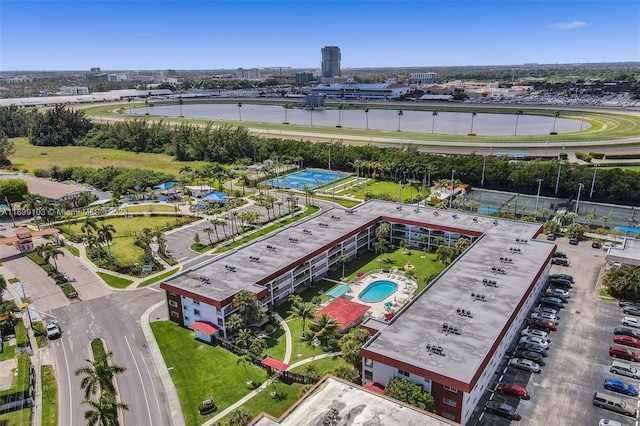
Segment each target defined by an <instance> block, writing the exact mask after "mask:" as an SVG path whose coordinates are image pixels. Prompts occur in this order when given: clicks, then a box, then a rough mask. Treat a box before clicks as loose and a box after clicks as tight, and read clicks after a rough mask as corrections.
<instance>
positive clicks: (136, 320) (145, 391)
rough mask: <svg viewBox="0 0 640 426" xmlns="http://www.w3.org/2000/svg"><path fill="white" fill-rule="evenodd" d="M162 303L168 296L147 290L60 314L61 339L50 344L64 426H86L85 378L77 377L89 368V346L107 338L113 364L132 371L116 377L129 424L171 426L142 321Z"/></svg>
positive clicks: (76, 305) (86, 303)
mask: <svg viewBox="0 0 640 426" xmlns="http://www.w3.org/2000/svg"><path fill="white" fill-rule="evenodd" d="M161 300H163V292H160V291H158V290H157V289H155V288H145V289H141V290H137V291H135V292H118V293H114V294H112V295H109V296H105V297H101V298H96V299H92V300H88V301H83V302H81V303H74V304H72V305H70V306H68V307H64V308H60V309H56V310H54V311H53V314H54V315H55V316H56V317H57V318H58V322H59V324H60V326H61V329H62V337H61V338H60V339H57V340H54V341H51V342H49V344H50V346H51V351H52V355H53V359H54V363H55V365H54V367H55V370H56V373H57V378H58V386H59V395H60V399H59V404H60V406H59V416H60V418H59V424H61V425H78V424H84V420H83V413H84V411H85V410H86V407H85V406H83V405H82V404H81V401H82V400H83V391H82V390H81V389H80V380H81V377H77V376H75V375H74V372H75V370H76V369H77V368H80V367H83V366H85V365H86V361H85V360H86V359H87V358H88V357H89V344H90V342H91V340H92V339H94V338H97V337H98V338H102V339H104V341H105V343H106V345H107V348H108V350H109V351H112V352H113V358H112V361H113V362H114V363H116V364H120V365H123V366H125V367H127V371H126V372H124V373H123V374H120V375H118V376H117V382H118V387H119V393H120V396H121V400H122V402H123V403H125V404H127V405H129V411H125V412H124V424H126V425H167V424H169V423H170V420H169V419H170V418H171V415H170V412H169V409H168V402H167V399H166V395H165V393H164V388H163V386H162V383H161V381H160V379H159V376H158V373H157V371H156V369H155V366H154V364H153V361H152V358H151V355H150V352H149V350H148V349H147V345H146V342H145V339H144V336H143V334H142V329H141V327H140V316H141V315H142V313H143V312H144V311H145V310H146V309H147V308H148V307H149V306H151V305H153V304H155V303H158V302H159V301H161Z"/></svg>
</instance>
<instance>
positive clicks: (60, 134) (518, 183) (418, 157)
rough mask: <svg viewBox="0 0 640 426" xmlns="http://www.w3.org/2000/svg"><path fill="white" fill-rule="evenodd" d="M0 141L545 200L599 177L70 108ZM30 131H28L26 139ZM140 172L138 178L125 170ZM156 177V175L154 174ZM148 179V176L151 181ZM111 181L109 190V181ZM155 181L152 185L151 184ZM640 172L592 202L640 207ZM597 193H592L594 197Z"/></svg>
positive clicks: (7, 129)
mask: <svg viewBox="0 0 640 426" xmlns="http://www.w3.org/2000/svg"><path fill="white" fill-rule="evenodd" d="M0 119H2V120H0V135H2V134H5V135H7V136H8V137H16V136H28V137H29V142H30V143H32V144H34V145H47V146H65V145H79V146H92V147H99V148H115V149H121V150H125V151H132V152H152V153H166V154H168V155H171V156H173V157H174V158H175V159H176V160H177V161H193V160H200V161H207V162H216V163H223V164H251V163H253V162H262V161H264V160H266V159H272V160H274V159H275V158H276V156H277V157H278V159H279V163H280V164H285V163H295V164H299V165H300V166H303V165H306V166H311V167H321V168H327V167H331V168H333V169H336V170H341V171H348V172H356V171H358V172H359V173H360V174H361V176H367V177H373V178H381V179H390V180H393V181H400V182H407V181H408V180H410V179H412V180H419V181H423V182H427V181H428V180H430V181H433V180H438V179H444V178H447V177H449V176H451V173H452V171H453V170H455V178H456V179H459V180H460V181H462V182H464V183H468V184H470V185H472V186H475V187H480V186H482V187H486V188H489V189H502V190H509V191H513V192H523V193H530V194H533V193H536V191H537V186H538V179H542V184H541V187H540V190H541V194H542V195H559V196H567V195H571V194H576V193H577V191H578V187H579V184H580V183H582V184H584V185H585V186H587V187H588V186H589V185H590V183H591V182H592V179H593V176H594V169H593V168H592V167H588V166H584V165H577V164H569V163H562V160H558V159H552V160H549V159H544V158H542V159H537V160H532V161H519V162H514V161H511V158H509V157H508V156H495V155H494V156H482V155H473V154H471V155H459V154H455V155H442V154H429V153H421V152H419V151H418V146H416V145H412V144H406V143H405V144H404V146H403V148H401V149H399V148H383V147H377V146H372V145H366V146H353V145H347V144H344V143H342V142H340V141H334V142H326V143H311V142H308V141H303V140H282V139H277V138H263V137H259V136H252V135H251V134H250V133H249V131H248V129H247V128H245V127H242V126H231V125H224V126H221V127H216V126H214V125H213V124H212V123H209V124H208V125H205V126H198V125H194V124H188V123H184V124H181V125H172V124H169V123H167V122H162V121H160V122H148V121H146V120H144V119H133V120H127V121H124V122H116V123H109V124H99V123H91V122H90V121H89V120H88V119H87V118H86V117H85V116H84V112H83V111H68V110H67V109H66V108H64V107H59V108H53V109H50V110H47V111H45V112H39V111H33V110H32V111H27V110H21V109H17V108H15V107H2V108H0ZM25 132H26V133H25ZM116 170H117V169H115V168H105V169H101V172H100V173H98V176H96V177H92V178H91V179H90V180H92V181H93V180H97V181H98V182H87V180H86V179H85V180H77V179H74V180H76V181H80V182H87V183H90V184H92V185H94V186H96V187H99V188H102V189H109V190H113V191H114V192H116V193H119V194H122V191H123V190H125V189H126V185H123V184H122V181H127V185H128V184H129V183H130V179H125V178H120V179H118V181H117V182H112V181H114V179H115V177H116V176H115V175H120V174H121V173H123V171H122V170H118V172H116ZM127 173H134V172H127ZM149 173H151V174H152V173H153V172H149ZM149 173H147V175H149ZM135 174H136V179H137V180H139V181H140V182H132V184H137V185H140V186H142V182H141V181H149V183H150V184H157V183H158V182H159V181H164V180H167V181H168V180H172V177H170V176H168V175H167V176H166V179H163V178H160V179H157V178H158V176H155V175H153V176H137V175H139V174H142V175H144V174H145V173H143V171H141V170H137V171H136V172H135ZM105 177H107V178H108V180H107V181H106V182H110V183H109V184H106V182H105V181H104V178H105ZM145 177H152V178H153V179H148V180H147V179H145ZM639 177H640V176H639V173H638V172H636V171H632V170H622V169H619V168H614V169H598V170H597V178H596V180H595V184H594V191H593V199H594V200H600V201H609V202H611V201H614V202H626V203H637V202H638V200H640V178H639ZM589 192H591V191H589Z"/></svg>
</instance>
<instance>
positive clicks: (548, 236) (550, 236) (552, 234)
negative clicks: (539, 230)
mask: <svg viewBox="0 0 640 426" xmlns="http://www.w3.org/2000/svg"><path fill="white" fill-rule="evenodd" d="M547 240H549V241H555V240H556V234H554V233H553V232H549V233H547Z"/></svg>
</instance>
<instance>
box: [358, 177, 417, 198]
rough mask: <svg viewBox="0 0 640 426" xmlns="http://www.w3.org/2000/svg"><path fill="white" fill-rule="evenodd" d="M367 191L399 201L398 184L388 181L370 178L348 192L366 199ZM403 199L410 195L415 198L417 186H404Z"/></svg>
mask: <svg viewBox="0 0 640 426" xmlns="http://www.w3.org/2000/svg"><path fill="white" fill-rule="evenodd" d="M367 192H372V193H373V194H374V197H381V196H385V195H386V196H388V197H389V199H391V200H393V201H398V184H397V183H394V182H388V181H377V180H369V181H368V182H367V183H365V184H364V185H362V186H361V187H359V188H351V189H349V190H348V191H347V193H348V194H351V195H352V196H354V197H356V198H360V199H364V196H365V194H366V193H367ZM401 194H402V195H401V198H402V200H403V201H404V200H407V199H409V198H410V197H413V198H415V197H416V195H417V191H416V190H415V188H413V189H412V188H405V187H404V186H403V188H402V192H401Z"/></svg>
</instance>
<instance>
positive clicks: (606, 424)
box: [598, 419, 622, 426]
mask: <svg viewBox="0 0 640 426" xmlns="http://www.w3.org/2000/svg"><path fill="white" fill-rule="evenodd" d="M598 426H622V423H620V422H617V421H615V420H609V419H600V422H599V423H598Z"/></svg>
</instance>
